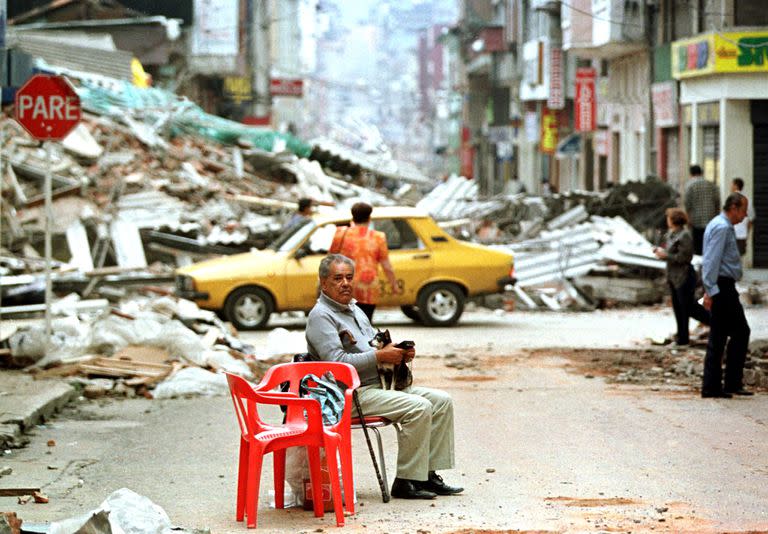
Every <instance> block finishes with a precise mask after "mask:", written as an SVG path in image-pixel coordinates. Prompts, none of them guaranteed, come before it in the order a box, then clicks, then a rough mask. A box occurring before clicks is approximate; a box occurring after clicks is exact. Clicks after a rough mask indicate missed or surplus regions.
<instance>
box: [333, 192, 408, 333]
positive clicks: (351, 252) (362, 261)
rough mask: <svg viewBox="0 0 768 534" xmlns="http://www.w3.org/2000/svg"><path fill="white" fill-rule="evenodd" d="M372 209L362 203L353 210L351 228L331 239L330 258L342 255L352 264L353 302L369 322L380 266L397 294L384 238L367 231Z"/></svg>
mask: <svg viewBox="0 0 768 534" xmlns="http://www.w3.org/2000/svg"><path fill="white" fill-rule="evenodd" d="M372 211H373V207H372V206H371V205H370V204H366V203H365V202H358V203H356V204H355V205H354V206H352V226H340V227H339V228H337V229H336V234H335V235H334V236H333V242H332V243H331V248H330V250H329V251H328V252H329V253H331V254H343V255H344V256H346V257H348V258H350V259H351V260H353V261H354V262H355V278H354V281H355V291H354V298H355V300H356V301H357V302H356V304H357V306H358V307H359V308H360V309H361V310H363V312H365V315H367V316H368V320H372V318H373V312H374V310H375V309H376V304H377V303H378V302H379V296H380V288H379V264H381V267H382V268H383V269H384V273H385V274H386V275H387V279H388V280H389V283H390V285H391V286H392V291H393V292H394V293H396V292H397V279H396V278H395V271H394V270H393V269H392V264H391V263H390V261H389V249H388V248H387V236H386V235H384V232H378V231H376V230H373V229H372V228H369V225H370V222H371V212H372Z"/></svg>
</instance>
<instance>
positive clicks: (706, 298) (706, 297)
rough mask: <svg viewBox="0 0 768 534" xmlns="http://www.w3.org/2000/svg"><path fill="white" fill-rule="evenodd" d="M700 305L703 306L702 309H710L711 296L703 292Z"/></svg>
mask: <svg viewBox="0 0 768 534" xmlns="http://www.w3.org/2000/svg"><path fill="white" fill-rule="evenodd" d="M702 306H704V309H705V310H707V311H709V310H711V309H712V297H710V296H709V295H707V294H706V293H704V304H702Z"/></svg>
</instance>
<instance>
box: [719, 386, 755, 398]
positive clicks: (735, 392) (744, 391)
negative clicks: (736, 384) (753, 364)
mask: <svg viewBox="0 0 768 534" xmlns="http://www.w3.org/2000/svg"><path fill="white" fill-rule="evenodd" d="M725 392H726V393H728V394H729V395H739V396H740V397H751V396H752V395H754V394H755V392H754V391H749V390H748V389H744V388H741V389H726V390H725Z"/></svg>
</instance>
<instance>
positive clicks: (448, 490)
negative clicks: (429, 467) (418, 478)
mask: <svg viewBox="0 0 768 534" xmlns="http://www.w3.org/2000/svg"><path fill="white" fill-rule="evenodd" d="M419 485H420V486H421V489H425V490H427V491H431V492H432V493H436V494H438V495H455V494H457V493H461V492H462V491H464V488H459V487H456V486H449V485H448V484H446V483H445V482H443V477H441V476H440V475H438V474H437V473H435V472H434V471H430V472H429V479H428V480H427V481H426V482H419Z"/></svg>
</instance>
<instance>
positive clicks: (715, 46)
mask: <svg viewBox="0 0 768 534" xmlns="http://www.w3.org/2000/svg"><path fill="white" fill-rule="evenodd" d="M672 72H673V76H674V77H675V78H676V79H678V80H680V105H681V115H682V120H681V126H680V130H679V135H680V137H681V145H682V146H683V147H684V149H685V152H686V153H687V154H686V155H687V157H686V158H685V159H684V160H683V161H687V162H688V163H691V164H693V163H698V164H700V165H701V166H702V168H703V170H704V175H705V177H706V178H707V179H708V180H711V181H712V182H714V183H716V184H717V185H718V187H719V188H720V192H721V195H722V197H723V198H725V196H726V195H728V193H730V187H731V181H732V180H733V178H741V179H743V180H744V183H745V187H744V193H745V194H746V195H747V197H748V198H750V201H751V202H753V203H754V208H755V212H756V213H757V214H758V217H757V219H756V221H755V224H754V228H753V233H752V235H751V239H750V242H749V244H748V247H747V256H746V257H745V263H746V265H753V266H755V267H768V157H766V155H765V149H766V148H768V29H764V30H762V31H749V32H729V33H710V34H703V35H699V36H697V37H694V38H691V39H685V40H681V41H676V42H674V43H673V44H672ZM761 213H762V214H764V215H763V217H762V220H761V217H760V214H761Z"/></svg>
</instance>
